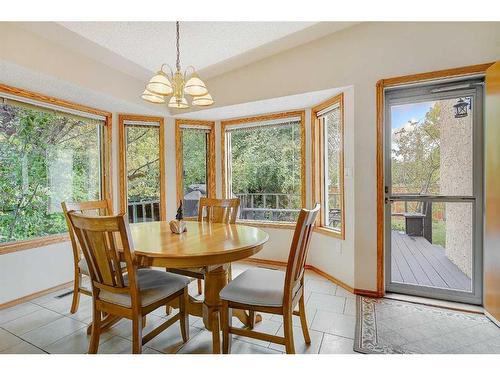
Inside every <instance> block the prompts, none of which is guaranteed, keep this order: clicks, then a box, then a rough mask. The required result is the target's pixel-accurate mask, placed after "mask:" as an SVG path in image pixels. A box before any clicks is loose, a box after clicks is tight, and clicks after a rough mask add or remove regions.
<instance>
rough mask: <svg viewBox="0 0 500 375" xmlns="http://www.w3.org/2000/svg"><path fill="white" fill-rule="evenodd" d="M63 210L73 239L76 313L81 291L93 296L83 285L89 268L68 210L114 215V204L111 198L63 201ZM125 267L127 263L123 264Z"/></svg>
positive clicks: (73, 311) (74, 307)
mask: <svg viewBox="0 0 500 375" xmlns="http://www.w3.org/2000/svg"><path fill="white" fill-rule="evenodd" d="M61 206H62V210H63V213H64V218H65V219H66V224H67V226H68V233H69V239H70V241H71V248H72V249H73V264H74V274H75V277H74V281H73V302H72V303H71V310H70V312H71V314H74V313H76V312H77V310H78V305H79V302H80V293H82V294H85V295H87V296H92V292H91V290H90V289H87V288H85V287H84V286H82V278H83V277H82V276H84V275H85V276H87V277H90V274H89V268H88V266H87V262H86V261H85V258H84V257H82V250H81V247H80V244H79V243H78V239H77V238H76V236H75V232H74V229H73V226H72V224H71V220H69V216H68V211H76V212H80V213H87V214H88V213H92V214H96V215H112V214H113V206H112V203H111V201H110V200H109V199H105V200H100V201H88V202H62V203H61ZM122 266H123V267H125V264H124V263H123V264H122Z"/></svg>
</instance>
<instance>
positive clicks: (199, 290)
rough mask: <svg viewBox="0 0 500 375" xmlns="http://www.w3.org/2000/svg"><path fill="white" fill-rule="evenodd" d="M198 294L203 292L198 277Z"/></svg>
mask: <svg viewBox="0 0 500 375" xmlns="http://www.w3.org/2000/svg"><path fill="white" fill-rule="evenodd" d="M197 281H198V294H202V293H203V287H202V286H201V279H198V280H197Z"/></svg>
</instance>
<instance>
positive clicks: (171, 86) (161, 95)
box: [141, 22, 214, 109]
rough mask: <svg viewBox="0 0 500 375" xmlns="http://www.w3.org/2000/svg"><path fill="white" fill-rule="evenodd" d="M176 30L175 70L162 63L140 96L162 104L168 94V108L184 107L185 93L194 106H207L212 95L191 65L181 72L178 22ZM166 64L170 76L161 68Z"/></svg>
mask: <svg viewBox="0 0 500 375" xmlns="http://www.w3.org/2000/svg"><path fill="white" fill-rule="evenodd" d="M175 26H176V32H177V39H176V44H177V62H176V68H177V70H176V72H175V73H174V72H173V71H172V68H171V67H170V65H168V64H163V65H162V66H161V68H160V70H159V71H158V72H157V73H156V74H155V75H154V76H153V78H151V79H150V80H149V82H148V84H147V85H146V89H145V90H144V92H143V93H142V95H141V98H142V99H144V100H146V101H148V102H150V103H155V104H164V103H166V102H167V100H168V96H170V95H172V97H171V98H170V100H168V106H169V107H170V108H177V109H184V108H189V104H188V101H187V99H186V97H185V94H188V95H190V96H191V97H192V100H191V103H192V105H195V106H201V107H205V106H209V105H212V104H214V100H213V99H212V96H211V95H210V94H209V93H208V89H207V86H206V85H205V83H204V82H203V81H202V80H201V78H200V76H199V75H198V73H196V70H195V68H194V67H193V66H188V67H187V68H186V70H185V71H184V74H182V72H181V59H180V52H179V39H180V37H179V22H176V23H175ZM165 66H167V67H168V68H169V69H170V76H169V75H168V74H167V73H165V71H164V70H163V68H164V67H165ZM189 70H191V76H190V77H189V79H187V80H186V78H187V76H188V71H189Z"/></svg>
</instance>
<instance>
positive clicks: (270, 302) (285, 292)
mask: <svg viewBox="0 0 500 375" xmlns="http://www.w3.org/2000/svg"><path fill="white" fill-rule="evenodd" d="M319 208H320V205H319V204H317V205H316V207H314V209H312V210H307V209H302V210H301V211H300V214H299V218H298V220H297V225H296V226H295V233H294V235H293V239H292V245H291V247H290V254H289V256H288V263H287V267H286V272H283V271H280V270H271V269H266V268H253V269H249V270H247V271H245V272H243V273H242V274H240V275H238V277H236V278H235V279H234V280H233V281H231V282H230V283H229V284H228V285H226V286H225V287H224V288H223V289H222V290H221V292H220V298H221V300H222V307H221V326H222V352H223V353H226V354H227V353H229V352H230V349H231V335H232V334H233V333H234V334H237V335H240V336H245V337H250V338H255V339H260V340H264V341H271V342H273V343H276V344H281V345H285V348H286V353H287V354H294V353H295V347H294V342H293V330H292V327H293V325H292V317H293V315H298V316H299V317H300V324H301V326H302V333H303V335H304V341H305V342H306V344H310V343H311V338H310V337H309V330H308V328H307V320H306V311H305V303H304V269H305V264H306V259H307V253H308V251H309V243H310V241H311V236H312V230H313V227H314V222H315V220H316V216H317V214H318V212H319ZM297 304H298V305H299V310H298V311H295V306H297ZM233 308H234V309H242V310H249V311H253V312H254V313H255V311H261V312H265V313H270V314H278V315H282V316H283V327H284V337H280V336H274V335H269V334H266V333H260V332H255V331H252V330H248V329H242V328H235V327H232V326H231V320H232V319H231V317H232V315H233V314H232V309H233Z"/></svg>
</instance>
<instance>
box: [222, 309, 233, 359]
mask: <svg viewBox="0 0 500 375" xmlns="http://www.w3.org/2000/svg"><path fill="white" fill-rule="evenodd" d="M220 314H221V316H220V318H221V319H220V320H221V326H222V354H229V353H231V341H232V335H231V333H229V328H230V327H231V320H232V316H233V309H230V308H229V303H228V302H227V301H224V300H223V301H222V306H221V310H220Z"/></svg>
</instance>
